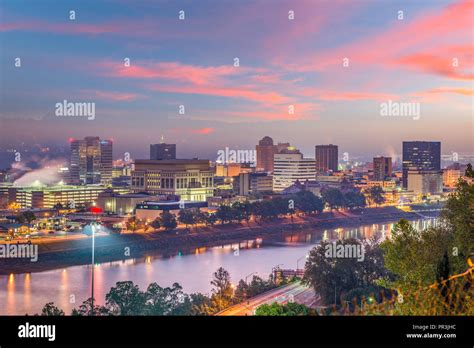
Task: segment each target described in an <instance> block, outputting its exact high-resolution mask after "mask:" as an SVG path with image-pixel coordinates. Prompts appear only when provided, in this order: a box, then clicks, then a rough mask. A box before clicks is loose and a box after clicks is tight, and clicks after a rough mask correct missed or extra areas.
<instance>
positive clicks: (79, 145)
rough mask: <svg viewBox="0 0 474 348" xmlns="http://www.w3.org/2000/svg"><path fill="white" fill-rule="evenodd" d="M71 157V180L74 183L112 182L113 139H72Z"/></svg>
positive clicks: (103, 183)
mask: <svg viewBox="0 0 474 348" xmlns="http://www.w3.org/2000/svg"><path fill="white" fill-rule="evenodd" d="M70 143H71V159H70V168H69V172H70V180H69V182H70V183H71V184H74V185H84V184H101V185H110V184H111V182H112V153H113V152H112V147H113V145H112V141H111V140H100V138H99V137H85V138H84V139H72V140H71V141H70Z"/></svg>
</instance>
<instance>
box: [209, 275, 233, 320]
mask: <svg viewBox="0 0 474 348" xmlns="http://www.w3.org/2000/svg"><path fill="white" fill-rule="evenodd" d="M211 285H212V286H213V287H214V288H213V289H212V296H211V300H212V304H213V307H214V308H216V309H217V311H221V310H223V309H225V308H227V307H229V306H230V305H231V304H232V297H233V295H234V290H233V289H232V283H231V282H230V274H229V272H227V271H226V270H225V269H224V268H222V267H219V269H218V270H217V271H216V272H214V279H213V280H212V281H211Z"/></svg>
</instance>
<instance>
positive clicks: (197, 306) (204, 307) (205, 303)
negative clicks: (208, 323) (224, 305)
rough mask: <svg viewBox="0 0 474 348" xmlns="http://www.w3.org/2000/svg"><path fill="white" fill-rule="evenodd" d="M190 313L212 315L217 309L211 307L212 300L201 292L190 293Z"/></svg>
mask: <svg viewBox="0 0 474 348" xmlns="http://www.w3.org/2000/svg"><path fill="white" fill-rule="evenodd" d="M190 298H191V303H192V306H191V315H197V316H202V315H213V314H215V313H216V312H217V311H216V309H215V308H214V307H213V303H212V300H211V299H210V298H209V297H208V296H206V295H203V294H201V293H196V294H191V295H190Z"/></svg>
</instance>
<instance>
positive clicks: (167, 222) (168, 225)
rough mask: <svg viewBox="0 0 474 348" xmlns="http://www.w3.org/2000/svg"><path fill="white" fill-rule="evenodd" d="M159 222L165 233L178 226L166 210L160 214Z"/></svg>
mask: <svg viewBox="0 0 474 348" xmlns="http://www.w3.org/2000/svg"><path fill="white" fill-rule="evenodd" d="M160 222H161V226H163V227H164V228H165V230H167V231H169V230H172V229H174V228H176V226H178V223H177V222H176V217H175V216H174V214H171V213H170V212H169V211H166V210H165V211H163V212H162V213H161V214H160Z"/></svg>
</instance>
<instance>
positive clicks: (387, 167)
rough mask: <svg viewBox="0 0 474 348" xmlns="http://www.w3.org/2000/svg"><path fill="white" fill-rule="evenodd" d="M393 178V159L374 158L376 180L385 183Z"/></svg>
mask: <svg viewBox="0 0 474 348" xmlns="http://www.w3.org/2000/svg"><path fill="white" fill-rule="evenodd" d="M391 176H392V157H383V156H381V157H374V180H379V181H383V180H385V179H386V178H389V177H391Z"/></svg>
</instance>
